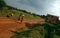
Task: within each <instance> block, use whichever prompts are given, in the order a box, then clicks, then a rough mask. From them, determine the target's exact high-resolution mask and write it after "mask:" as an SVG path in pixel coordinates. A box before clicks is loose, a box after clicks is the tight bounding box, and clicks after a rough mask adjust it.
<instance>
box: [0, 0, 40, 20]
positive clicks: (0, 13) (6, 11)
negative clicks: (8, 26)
mask: <svg viewBox="0 0 60 38" xmlns="http://www.w3.org/2000/svg"><path fill="white" fill-rule="evenodd" d="M0 9H1V10H0V17H1V16H2V17H3V16H4V17H6V16H7V15H8V14H9V13H13V14H14V16H13V17H14V18H18V17H19V15H20V14H24V15H25V18H30V19H39V18H40V16H37V15H36V14H31V13H30V12H27V11H25V10H20V9H17V8H14V7H11V6H7V5H6V3H5V2H4V1H3V0H0Z"/></svg>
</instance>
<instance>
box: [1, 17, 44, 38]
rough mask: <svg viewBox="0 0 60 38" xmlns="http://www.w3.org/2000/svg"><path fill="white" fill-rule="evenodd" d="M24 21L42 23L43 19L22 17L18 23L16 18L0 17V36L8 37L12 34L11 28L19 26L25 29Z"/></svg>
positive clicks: (14, 28)
mask: <svg viewBox="0 0 60 38" xmlns="http://www.w3.org/2000/svg"><path fill="white" fill-rule="evenodd" d="M25 23H30V24H34V23H44V19H37V20H32V19H24V20H23V22H22V23H20V22H18V20H17V19H13V18H7V17H0V38H10V37H11V36H12V35H13V33H12V32H11V30H17V29H19V28H25V29H27V27H26V26H25Z"/></svg>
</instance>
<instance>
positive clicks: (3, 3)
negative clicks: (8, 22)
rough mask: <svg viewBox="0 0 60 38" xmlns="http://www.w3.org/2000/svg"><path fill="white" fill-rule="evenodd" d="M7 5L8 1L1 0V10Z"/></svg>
mask: <svg viewBox="0 0 60 38" xmlns="http://www.w3.org/2000/svg"><path fill="white" fill-rule="evenodd" d="M5 6H6V3H5V2H4V0H0V10H1V9H2V8H3V7H5Z"/></svg>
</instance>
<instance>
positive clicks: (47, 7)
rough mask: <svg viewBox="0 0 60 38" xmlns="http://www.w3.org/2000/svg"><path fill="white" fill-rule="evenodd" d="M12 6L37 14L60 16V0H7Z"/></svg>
mask: <svg viewBox="0 0 60 38" xmlns="http://www.w3.org/2000/svg"><path fill="white" fill-rule="evenodd" d="M5 1H6V3H7V4H8V5H10V6H13V7H16V8H18V9H23V10H27V11H29V12H33V13H37V14H47V13H49V14H53V15H56V16H60V15H59V14H60V0H5Z"/></svg>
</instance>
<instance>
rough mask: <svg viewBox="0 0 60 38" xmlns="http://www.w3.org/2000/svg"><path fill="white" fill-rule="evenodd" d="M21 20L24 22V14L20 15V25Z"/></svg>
mask: <svg viewBox="0 0 60 38" xmlns="http://www.w3.org/2000/svg"><path fill="white" fill-rule="evenodd" d="M23 20H24V14H22V16H21V18H20V21H21V23H22V22H23Z"/></svg>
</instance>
